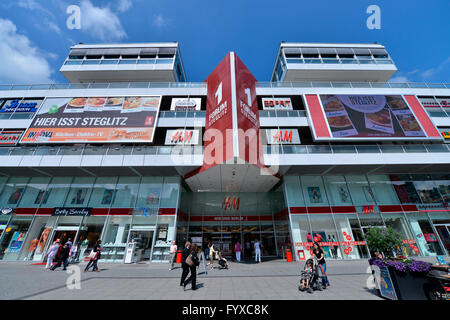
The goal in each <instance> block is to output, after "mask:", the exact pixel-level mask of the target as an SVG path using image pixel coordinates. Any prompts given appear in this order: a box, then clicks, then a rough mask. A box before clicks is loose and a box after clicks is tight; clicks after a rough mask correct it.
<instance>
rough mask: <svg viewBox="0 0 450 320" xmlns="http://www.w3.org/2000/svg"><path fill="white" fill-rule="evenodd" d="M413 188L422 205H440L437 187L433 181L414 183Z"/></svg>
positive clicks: (440, 199) (440, 200) (440, 198)
mask: <svg viewBox="0 0 450 320" xmlns="http://www.w3.org/2000/svg"><path fill="white" fill-rule="evenodd" d="M414 186H415V187H416V190H417V192H418V194H419V197H420V199H421V200H422V202H423V203H442V197H441V195H440V193H439V186H438V184H437V183H436V182H435V181H414Z"/></svg>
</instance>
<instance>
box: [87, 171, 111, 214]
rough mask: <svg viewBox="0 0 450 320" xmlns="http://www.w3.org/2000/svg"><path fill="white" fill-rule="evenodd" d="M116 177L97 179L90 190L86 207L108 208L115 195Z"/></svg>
mask: <svg viewBox="0 0 450 320" xmlns="http://www.w3.org/2000/svg"><path fill="white" fill-rule="evenodd" d="M116 183H117V177H98V178H97V179H96V180H95V184H94V186H93V188H92V195H91V197H90V199H89V204H88V207H92V208H109V207H110V206H111V205H112V203H113V200H114V196H115V194H116Z"/></svg>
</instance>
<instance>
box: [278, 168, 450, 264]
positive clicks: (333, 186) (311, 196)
mask: <svg viewBox="0 0 450 320" xmlns="http://www.w3.org/2000/svg"><path fill="white" fill-rule="evenodd" d="M449 183H450V180H449V177H447V176H442V175H426V176H425V175H346V176H285V177H284V178H283V186H284V193H285V197H286V204H287V207H289V212H290V226H291V230H290V231H291V234H292V239H293V240H292V243H293V247H294V254H295V256H296V257H297V259H302V260H303V259H307V258H309V257H310V256H311V254H310V247H311V246H312V242H313V241H319V242H321V243H322V246H323V248H324V252H325V256H326V258H328V259H362V258H368V257H370V255H371V253H370V250H369V248H368V247H367V245H366V243H365V240H364V235H365V234H366V233H367V231H368V230H369V229H370V228H386V227H392V228H393V229H394V230H395V231H397V232H398V233H399V234H400V235H401V239H402V242H403V245H402V248H399V249H400V250H401V252H402V253H403V254H404V255H405V256H417V255H424V256H435V255H442V254H446V255H448V254H449V247H450V241H449V227H450V213H449V212H450V210H448V208H447V203H448V199H450V195H448V194H447V190H450V187H449ZM449 193H450V191H449ZM402 205H403V206H402ZM411 205H412V207H411Z"/></svg>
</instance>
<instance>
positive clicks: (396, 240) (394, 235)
mask: <svg viewBox="0 0 450 320" xmlns="http://www.w3.org/2000/svg"><path fill="white" fill-rule="evenodd" d="M365 238H366V243H367V246H368V247H369V249H370V250H371V251H379V252H382V253H384V254H391V253H392V252H395V251H397V248H399V247H401V245H402V241H401V239H400V234H399V233H398V232H396V231H395V230H394V229H392V227H388V228H387V229H384V228H371V229H370V230H369V232H367V234H366V235H365Z"/></svg>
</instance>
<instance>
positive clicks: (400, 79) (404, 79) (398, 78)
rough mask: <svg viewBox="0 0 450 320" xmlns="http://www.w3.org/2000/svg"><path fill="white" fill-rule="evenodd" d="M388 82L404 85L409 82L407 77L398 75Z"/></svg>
mask: <svg viewBox="0 0 450 320" xmlns="http://www.w3.org/2000/svg"><path fill="white" fill-rule="evenodd" d="M389 82H396V83H405V82H411V80H409V79H408V77H405V76H401V75H398V76H395V77H394V78H391V79H389Z"/></svg>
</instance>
